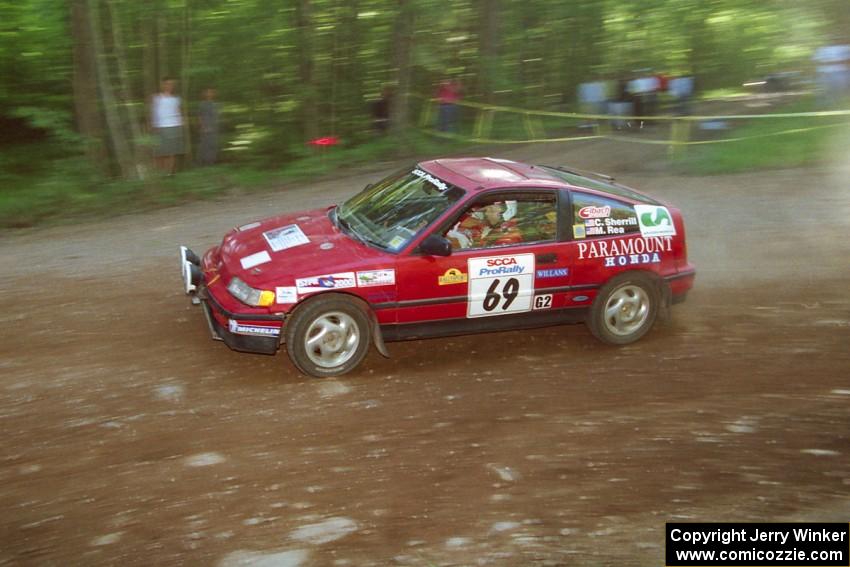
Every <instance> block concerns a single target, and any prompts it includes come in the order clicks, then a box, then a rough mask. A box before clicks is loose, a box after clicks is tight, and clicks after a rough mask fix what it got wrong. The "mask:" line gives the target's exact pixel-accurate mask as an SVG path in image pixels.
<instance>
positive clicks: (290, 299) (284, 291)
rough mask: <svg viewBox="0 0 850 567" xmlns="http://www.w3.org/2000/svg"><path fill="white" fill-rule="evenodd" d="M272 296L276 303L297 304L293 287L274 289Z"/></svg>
mask: <svg viewBox="0 0 850 567" xmlns="http://www.w3.org/2000/svg"><path fill="white" fill-rule="evenodd" d="M274 295H275V301H276V302H277V303H298V291H297V290H296V289H295V288H294V287H291V286H289V287H276V288H274Z"/></svg>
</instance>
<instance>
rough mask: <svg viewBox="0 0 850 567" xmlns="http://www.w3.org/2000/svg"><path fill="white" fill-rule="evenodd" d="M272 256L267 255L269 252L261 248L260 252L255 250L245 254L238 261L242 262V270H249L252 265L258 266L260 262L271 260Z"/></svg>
mask: <svg viewBox="0 0 850 567" xmlns="http://www.w3.org/2000/svg"><path fill="white" fill-rule="evenodd" d="M271 261H272V257H271V256H269V253H268V252H266V251H265V250H263V251H262V252H257V253H256V254H251V255H250V256H245V257H244V258H242V259H241V260H239V263H240V264H242V269H243V270H250V269H251V268H253V267H254V266H259V265H260V264H265V263H266V262H271Z"/></svg>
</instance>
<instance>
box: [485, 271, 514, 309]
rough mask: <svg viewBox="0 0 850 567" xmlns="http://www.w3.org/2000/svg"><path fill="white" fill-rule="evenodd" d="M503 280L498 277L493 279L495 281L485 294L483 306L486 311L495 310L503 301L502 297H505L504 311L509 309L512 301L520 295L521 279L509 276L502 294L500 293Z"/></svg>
mask: <svg viewBox="0 0 850 567" xmlns="http://www.w3.org/2000/svg"><path fill="white" fill-rule="evenodd" d="M501 281H502V280H500V279H498V278H496V279H495V280H493V283H491V284H490V288H489V289H488V290H487V295H486V296H484V303H483V305H482V307H483V308H484V311H493V310H494V309H496V307H498V306H499V303H501V301H502V298H504V299H505V303H504V305H502V311H505V310H507V308H508V307H510V306H511V303H513V302H514V300H515V299H516V298H517V295H519V280H518V279H516V278H509V279H508V280H507V281H506V282H505V285H504V286H503V287H502V290H501V294H500V293H499V284H500V283H501Z"/></svg>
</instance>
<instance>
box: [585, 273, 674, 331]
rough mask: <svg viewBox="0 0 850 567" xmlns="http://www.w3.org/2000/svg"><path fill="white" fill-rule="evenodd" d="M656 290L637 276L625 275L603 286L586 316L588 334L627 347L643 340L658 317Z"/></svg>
mask: <svg viewBox="0 0 850 567" xmlns="http://www.w3.org/2000/svg"><path fill="white" fill-rule="evenodd" d="M658 305H659V293H658V286H656V285H655V282H654V281H653V280H652V278H651V277H650V276H648V275H646V274H642V273H639V272H627V273H625V274H621V275H619V276H616V277H614V278H612V279H611V280H610V281H609V282H608V283H606V284H605V285H604V286H603V287H602V289H601V290H599V294H598V295H597V296H596V299H594V300H593V306H592V307H591V309H590V313H589V315H588V320H587V323H588V327H589V328H590V332H591V333H593V335H594V336H595V337H596V338H598V339H599V340H601V341H603V342H606V343H608V344H612V345H626V344H629V343H633V342H635V341H637V340H638V339H640V338H641V337H643V336H644V335H645V334H646V333H647V332H649V329H651V328H652V325H653V324H654V323H655V319H656V317H657V316H658Z"/></svg>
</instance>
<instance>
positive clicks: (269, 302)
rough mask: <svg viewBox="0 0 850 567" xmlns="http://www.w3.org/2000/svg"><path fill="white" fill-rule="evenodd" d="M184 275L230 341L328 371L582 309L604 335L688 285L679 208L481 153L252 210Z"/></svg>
mask: <svg viewBox="0 0 850 567" xmlns="http://www.w3.org/2000/svg"><path fill="white" fill-rule="evenodd" d="M180 259H181V262H180V263H181V269H182V273H183V282H184V288H185V291H186V293H187V294H190V295H193V296H194V302H195V303H200V304H201V306H202V308H203V310H204V314H205V316H206V320H207V323H208V324H209V329H210V333H211V334H212V337H213V338H214V339H216V340H222V341H224V342H225V343H226V344H227V345H228V346H229V347H230V348H232V349H234V350H238V351H245V352H256V353H265V354H274V353H276V352H277V350H278V349H279V348H280V345H281V344H285V345H286V350H287V351H288V353H289V356H290V358H291V359H292V362H293V363H294V364H295V366H297V367H298V368H299V369H300V370H301V371H302V372H304V373H305V374H309V375H312V376H318V377H323V376H338V375H341V374H344V373H346V372H349V371H350V370H352V369H353V368H355V367H356V366H357V365H358V364H360V362H361V361H362V360H363V358H364V357H365V356H366V353H367V351H368V349H369V346H370V344H373V343H374V345H375V347H376V348H377V349H378V351H379V352H380V353H381V354H383V355H384V356H388V353H387V349H386V346H385V344H384V343H385V342H387V341H397V340H407V339H418V338H427V337H440V336H447V335H461V334H467V333H477V332H487V331H500V330H506V329H518V328H532V327H540V326H545V325H553V324H561V323H569V322H581V321H584V322H585V323H587V326H588V327H589V329H590V332H591V333H593V335H595V336H596V337H597V338H599V339H600V340H602V341H604V342H606V343H609V344H615V345H623V344H628V343H631V342H634V341H636V340H638V339H640V338H641V337H642V336H643V335H644V334H646V333H647V332H648V331H649V329H650V328H651V327H652V325H653V323H654V322H655V320H656V318H657V317H658V315H659V313H662V314H666V313H667V310H668V309H669V307H670V305H672V304H673V303H677V302H680V301H682V300H684V299H685V296H686V294H687V292H688V290H689V289H690V288H691V287H692V285H693V281H694V276H695V270H694V267H693V266H692V265H691V264H689V263H688V258H687V247H686V245H685V226H684V223H683V220H682V215H681V213H680V212H679V211H678V210H677V209H675V208H673V207H671V206H669V205H666V204H664V203H661V202H659V201H657V200H655V199H653V198H651V197H649V196H647V195H644V194H643V193H639V192H638V191H635V190H634V189H630V188H628V187H625V186H623V185H620V184H617V183H615V182H614V180H613V179H612V178H610V177H606V176H602V175H599V174H594V173H589V172H581V171H578V170H575V169H570V168H565V167H559V166H541V165H527V164H523V163H518V162H514V161H507V160H501V159H492V158H468V159H439V160H434V161H427V162H422V163H419V164H417V165H416V166H414V167H411V168H408V169H405V170H403V171H401V172H398V173H396V174H394V175H391V176H389V177H387V178H386V179H384V180H382V181H380V182H378V183H375V184H373V185H369V186H367V187H366V188H365V189H364V190H363V191H362V192H361V193H359V194H357V195H355V196H354V197H352V198H351V199H349V200H348V201H346V202H345V203H343V204H341V205H338V206H333V207H330V208H327V209H319V210H313V211H307V212H300V213H294V214H286V215H281V216H277V217H273V218H270V219H266V220H261V221H257V222H251V223H248V224H245V225H242V226H240V227H238V228H235V229H233V230H231V231H230V232H228V233H227V234H226V235H225V237H224V240H223V241H222V243H221V245H220V246H215V247H213V248H211V249H210V250H208V251H207V252H206V254H204V255H203V257H202V258H200V257H198V256H197V255H196V254H195V253H194V252H192V251H191V250H189V249H188V248H186V247H185V246H181V247H180Z"/></svg>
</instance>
